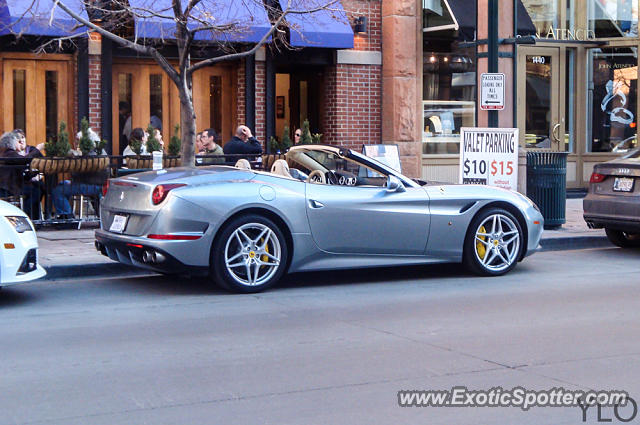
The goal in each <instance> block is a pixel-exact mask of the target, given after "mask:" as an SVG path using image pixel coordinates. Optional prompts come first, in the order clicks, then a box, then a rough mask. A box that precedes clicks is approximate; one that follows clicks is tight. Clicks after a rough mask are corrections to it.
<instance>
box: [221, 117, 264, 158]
mask: <svg viewBox="0 0 640 425" xmlns="http://www.w3.org/2000/svg"><path fill="white" fill-rule="evenodd" d="M223 150H224V153H225V155H230V156H231V157H230V158H228V160H229V161H232V162H235V161H237V160H238V159H240V158H245V159H249V158H248V156H251V155H252V154H253V155H258V154H261V153H262V143H260V142H259V141H258V140H257V139H256V138H255V137H253V135H252V134H251V130H250V129H249V127H247V126H246V125H241V126H240V127H238V129H237V130H236V135H235V136H233V138H232V139H231V140H230V141H229V142H227V143H226V144H225V145H224V149H223ZM240 155H246V156H240Z"/></svg>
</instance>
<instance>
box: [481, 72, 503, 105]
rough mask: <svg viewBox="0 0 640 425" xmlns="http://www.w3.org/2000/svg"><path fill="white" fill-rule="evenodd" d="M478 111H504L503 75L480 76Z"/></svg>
mask: <svg viewBox="0 0 640 425" xmlns="http://www.w3.org/2000/svg"><path fill="white" fill-rule="evenodd" d="M480 109H482V110H485V111H486V110H502V109H504V74H500V73H491V74H481V79H480Z"/></svg>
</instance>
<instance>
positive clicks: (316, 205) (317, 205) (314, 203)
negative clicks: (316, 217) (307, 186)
mask: <svg viewBox="0 0 640 425" xmlns="http://www.w3.org/2000/svg"><path fill="white" fill-rule="evenodd" d="M309 207H310V208H314V209H319V208H324V204H323V203H322V202H318V201H316V200H314V199H309Z"/></svg>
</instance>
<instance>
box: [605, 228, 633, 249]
mask: <svg viewBox="0 0 640 425" xmlns="http://www.w3.org/2000/svg"><path fill="white" fill-rule="evenodd" d="M604 231H605V233H606V234H607V238H609V240H610V241H611V243H612V244H614V245H617V246H619V247H620V248H638V247H640V234H638V233H627V232H623V231H622V230H614V229H610V228H608V227H607V228H605V229H604Z"/></svg>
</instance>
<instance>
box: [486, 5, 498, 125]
mask: <svg viewBox="0 0 640 425" xmlns="http://www.w3.org/2000/svg"><path fill="white" fill-rule="evenodd" d="M488 24H489V25H488V26H489V37H488V49H489V52H488V53H489V57H488V59H489V64H488V68H489V73H496V72H498V0H489V22H488ZM488 118H489V123H488V124H489V127H493V128H497V127H498V111H489V117H488Z"/></svg>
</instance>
